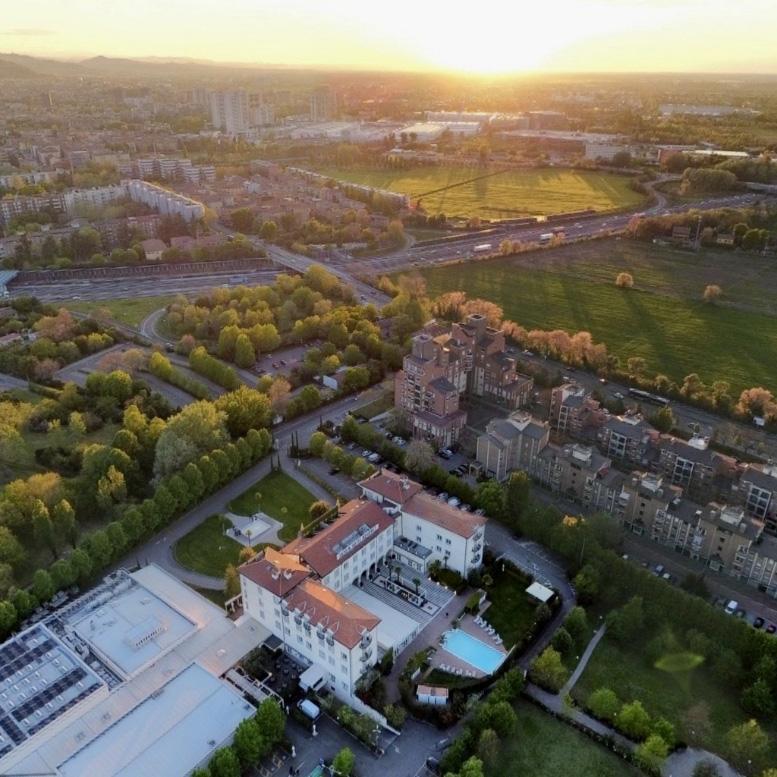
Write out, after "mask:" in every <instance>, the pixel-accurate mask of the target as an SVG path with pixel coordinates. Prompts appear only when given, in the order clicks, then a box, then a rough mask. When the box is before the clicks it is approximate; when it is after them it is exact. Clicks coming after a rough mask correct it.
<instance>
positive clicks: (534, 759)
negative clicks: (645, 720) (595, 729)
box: [486, 701, 641, 777]
mask: <svg viewBox="0 0 777 777" xmlns="http://www.w3.org/2000/svg"><path fill="white" fill-rule="evenodd" d="M515 711H516V713H517V715H518V725H517V727H516V731H517V734H516V736H514V737H511V738H510V739H509V740H508V741H506V742H504V743H503V745H502V749H501V751H500V753H499V757H498V759H497V761H496V763H495V764H494V765H493V767H492V768H489V769H487V770H486V774H487V777H498V776H500V775H510V777H638V775H639V774H641V772H640V771H638V770H637V769H635V768H634V767H633V766H630V765H629V764H627V763H626V762H625V761H624V760H623V759H622V758H619V757H618V756H617V755H615V754H614V753H612V752H610V751H609V750H607V748H605V747H604V746H602V745H598V744H597V743H596V742H594V741H592V740H591V739H589V738H588V737H587V736H585V734H582V733H580V732H579V731H576V730H575V729H574V728H572V727H571V726H569V725H567V724H566V723H562V722H561V721H559V720H557V719H556V718H554V717H552V716H551V715H547V714H546V713H544V712H542V711H541V710H539V709H538V708H537V707H535V706H533V705H532V704H530V703H529V702H526V701H521V702H518V704H516V705H515Z"/></svg>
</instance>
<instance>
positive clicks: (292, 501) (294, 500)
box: [229, 470, 316, 544]
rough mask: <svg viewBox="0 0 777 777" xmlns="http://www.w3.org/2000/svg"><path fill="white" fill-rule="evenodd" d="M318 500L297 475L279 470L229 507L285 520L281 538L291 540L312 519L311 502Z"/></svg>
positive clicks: (246, 512) (236, 499) (247, 513)
mask: <svg viewBox="0 0 777 777" xmlns="http://www.w3.org/2000/svg"><path fill="white" fill-rule="evenodd" d="M315 501H316V498H315V497H314V496H313V494H311V493H310V491H308V490H307V489H306V488H305V487H304V486H302V485H300V484H299V483H298V482H297V481H296V480H295V479H294V478H293V477H291V476H290V475H287V474H286V473H285V472H283V471H281V470H275V471H273V472H270V474H268V475H266V476H265V477H263V478H262V479H261V480H260V481H259V482H258V483H255V484H254V485H253V486H251V487H250V488H249V489H247V490H246V491H244V492H243V493H242V494H241V495H240V496H238V497H236V498H235V499H233V500H232V501H231V502H230V503H229V509H230V511H232V512H233V513H237V514H238V515H253V514H254V513H257V512H259V511H261V512H263V513H264V514H265V515H269V516H270V517H271V518H275V520H276V521H280V522H281V523H282V524H283V528H282V529H280V531H279V532H278V536H279V538H280V539H281V540H283V541H285V542H288V541H289V540H292V539H294V537H296V536H297V532H298V531H299V527H300V524H308V523H309V522H310V513H309V510H310V505H312V504H313V502H315ZM236 544H237V543H236Z"/></svg>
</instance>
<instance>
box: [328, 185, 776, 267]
mask: <svg viewBox="0 0 777 777" xmlns="http://www.w3.org/2000/svg"><path fill="white" fill-rule="evenodd" d="M762 199H763V195H759V194H755V193H747V194H738V195H735V196H730V197H719V198H715V199H709V200H700V201H699V202H694V203H686V204H681V205H673V206H667V205H666V200H665V198H663V197H659V199H658V201H657V202H656V204H654V205H653V206H652V207H650V208H647V209H645V210H644V211H640V212H641V213H644V214H645V215H646V216H656V215H659V214H669V213H680V212H682V211H685V210H690V209H692V208H694V209H698V210H712V209H715V208H722V207H743V206H746V205H751V204H753V203H754V202H757V201H759V200H762ZM633 216H634V212H628V213H609V214H607V213H603V214H601V215H599V216H586V217H581V218H580V219H579V220H578V221H575V222H572V223H559V224H556V223H553V224H546V223H538V224H531V225H523V226H516V227H512V228H509V227H504V228H499V231H498V232H496V233H491V234H488V235H483V234H479V233H477V232H476V233H473V234H472V235H471V237H468V238H466V239H462V240H458V241H456V242H453V243H448V244H442V245H418V244H415V245H413V246H411V247H409V248H406V249H401V250H399V251H396V252H394V253H391V254H387V255H384V256H377V257H371V258H369V259H356V258H354V259H352V260H350V262H349V264H348V265H347V268H348V271H349V272H351V273H353V274H355V275H359V276H371V275H372V276H375V275H383V274H385V273H393V272H398V271H400V270H406V269H409V268H412V267H416V268H421V267H429V266H434V265H437V264H444V263H445V262H450V261H455V260H466V259H470V258H472V249H473V248H475V246H477V245H481V244H483V243H491V244H492V246H493V249H494V251H497V250H498V248H499V243H501V242H502V241H503V240H514V241H519V242H523V243H532V242H537V241H538V240H539V238H540V235H542V234H545V233H547V232H549V231H550V230H551V228H552V227H555V226H563V227H564V234H565V237H566V239H567V240H568V241H571V240H579V239H581V238H593V237H605V236H607V235H611V234H619V233H621V232H623V231H624V230H625V229H626V227H627V226H628V223H629V221H631V219H632V218H633ZM335 268H337V269H341V270H344V269H345V266H344V265H342V264H341V265H340V266H337V265H334V266H330V269H331V270H332V271H333V272H335Z"/></svg>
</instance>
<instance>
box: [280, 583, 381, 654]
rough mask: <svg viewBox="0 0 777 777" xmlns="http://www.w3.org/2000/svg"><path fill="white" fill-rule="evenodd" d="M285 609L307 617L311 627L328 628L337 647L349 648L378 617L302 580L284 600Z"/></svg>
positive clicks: (376, 622)
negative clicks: (286, 606) (296, 611)
mask: <svg viewBox="0 0 777 777" xmlns="http://www.w3.org/2000/svg"><path fill="white" fill-rule="evenodd" d="M286 603H287V604H288V606H289V610H291V611H294V610H299V611H300V612H302V613H305V614H307V615H308V616H309V617H310V623H311V624H312V625H314V626H323V627H325V628H327V629H331V630H332V632H333V634H334V638H335V640H336V641H337V642H339V643H340V644H341V645H345V646H346V647H347V648H353V647H355V646H356V645H357V644H358V643H359V640H360V639H361V636H362V632H363V631H365V630H366V631H372V629H374V628H376V627H377V626H378V624H379V623H380V618H378V617H376V616H375V615H373V614H372V613H371V612H368V611H367V610H365V609H364V608H363V607H360V606H359V605H358V604H354V603H353V602H352V601H350V600H349V599H346V598H345V597H344V596H340V594H338V593H337V592H336V591H333V590H332V589H331V588H327V587H326V586H325V585H322V584H321V583H318V582H316V581H315V580H303V581H302V582H301V583H300V584H299V585H298V586H297V587H296V588H295V589H294V590H293V591H292V592H291V593H290V594H289V595H288V596H287V597H286Z"/></svg>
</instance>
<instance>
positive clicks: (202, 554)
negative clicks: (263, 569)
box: [173, 515, 243, 577]
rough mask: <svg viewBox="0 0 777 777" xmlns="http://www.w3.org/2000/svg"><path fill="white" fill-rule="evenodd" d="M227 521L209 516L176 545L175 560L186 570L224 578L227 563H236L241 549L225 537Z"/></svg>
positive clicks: (215, 516)
mask: <svg viewBox="0 0 777 777" xmlns="http://www.w3.org/2000/svg"><path fill="white" fill-rule="evenodd" d="M228 523H229V521H228V519H226V518H224V517H223V516H221V515H211V516H210V518H206V519H205V520H204V521H203V522H202V523H201V524H200V525H199V526H197V527H195V528H194V529H192V530H191V531H190V532H189V533H188V534H185V535H184V536H183V537H181V539H180V540H178V542H176V543H175V547H174V548H173V555H174V556H175V560H176V561H177V562H178V563H179V564H180V565H181V566H182V567H186V569H191V570H192V571H193V572H200V573H202V574H203V575H211V576H212V577H223V576H224V571H225V570H226V568H227V566H228V565H229V564H237V563H238V556H239V555H240V551H241V550H242V549H243V546H242V545H241V544H240V543H239V542H235V541H234V540H233V539H230V538H229V537H226V536H225V535H224V526H225V525H228Z"/></svg>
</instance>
